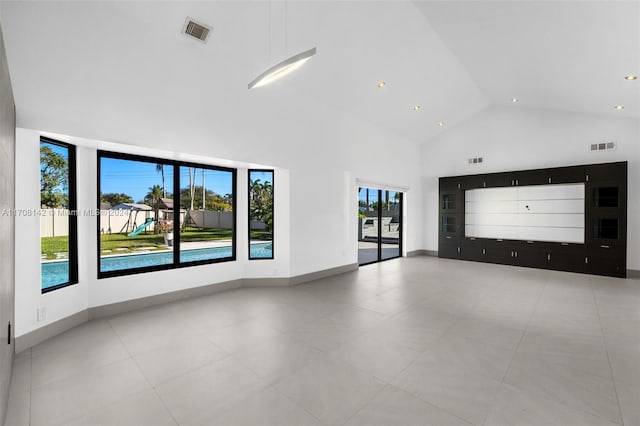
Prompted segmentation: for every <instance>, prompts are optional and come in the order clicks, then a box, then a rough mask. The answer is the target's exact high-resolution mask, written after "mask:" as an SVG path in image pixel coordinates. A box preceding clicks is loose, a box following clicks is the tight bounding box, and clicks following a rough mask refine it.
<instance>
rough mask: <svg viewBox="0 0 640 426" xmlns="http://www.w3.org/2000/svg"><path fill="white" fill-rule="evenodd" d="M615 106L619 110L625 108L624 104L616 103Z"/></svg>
mask: <svg viewBox="0 0 640 426" xmlns="http://www.w3.org/2000/svg"><path fill="white" fill-rule="evenodd" d="M614 108H615V109H618V110H619V109H624V105H616V106H614Z"/></svg>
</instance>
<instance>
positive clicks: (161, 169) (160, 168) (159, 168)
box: [156, 163, 167, 198]
mask: <svg viewBox="0 0 640 426" xmlns="http://www.w3.org/2000/svg"><path fill="white" fill-rule="evenodd" d="M156 172H158V173H161V174H162V198H165V197H166V196H167V192H166V191H165V189H164V164H161V163H158V164H156Z"/></svg>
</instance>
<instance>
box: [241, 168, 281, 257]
mask: <svg viewBox="0 0 640 426" xmlns="http://www.w3.org/2000/svg"><path fill="white" fill-rule="evenodd" d="M251 172H263V173H264V172H269V173H271V176H272V178H271V181H272V182H271V188H272V197H273V202H272V209H273V212H272V213H271V214H272V216H273V220H272V230H271V257H251ZM275 180H276V171H275V170H274V169H247V213H248V214H247V236H248V241H247V258H248V259H249V260H273V259H274V258H275V248H276V245H275V242H276V241H275V240H276V238H275V234H276V232H275V231H276V219H275V216H276V215H275V210H276V207H275V206H276V185H275Z"/></svg>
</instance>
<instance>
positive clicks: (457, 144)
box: [421, 104, 640, 270]
mask: <svg viewBox="0 0 640 426" xmlns="http://www.w3.org/2000/svg"><path fill="white" fill-rule="evenodd" d="M612 140H613V141H616V142H617V149H616V150H615V151H602V152H597V153H594V152H591V151H590V150H589V145H590V144H591V143H596V142H601V141H612ZM472 157H483V159H484V160H483V163H482V164H478V165H470V164H468V162H467V159H468V158H472ZM421 158H422V165H421V168H422V185H423V193H424V200H423V203H424V205H423V210H424V211H423V213H424V223H425V224H426V225H425V227H424V234H423V238H424V248H425V249H427V250H437V249H438V226H437V224H438V177H442V176H456V175H466V174H482V173H492V172H500V171H512V170H526V169H534V168H546V167H560V166H570V165H579V164H592V163H606V162H612V161H628V162H629V167H628V173H629V175H628V182H629V184H628V193H627V197H628V231H627V232H628V234H627V242H628V249H627V268H629V269H636V270H637V269H640V221H639V220H638V217H637V212H638V209H639V208H640V123H639V122H638V120H636V119H628V118H627V119H623V118H616V117H611V116H599V115H591V114H579V113H570V112H560V111H548V110H538V109H528V108H522V105H521V104H516V105H513V106H510V107H490V108H487V109H485V110H484V111H482V112H480V113H478V114H477V115H476V116H474V117H472V118H471V119H469V120H467V121H465V122H464V123H462V124H460V125H458V126H456V127H453V128H451V129H449V130H448V131H446V132H445V133H443V134H442V135H440V136H437V137H435V138H433V139H431V140H429V141H428V142H426V143H424V144H423V146H422V154H421Z"/></svg>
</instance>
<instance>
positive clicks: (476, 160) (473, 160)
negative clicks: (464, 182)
mask: <svg viewBox="0 0 640 426" xmlns="http://www.w3.org/2000/svg"><path fill="white" fill-rule="evenodd" d="M468 161H469V164H480V163H482V157H474V158H469V160H468Z"/></svg>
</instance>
